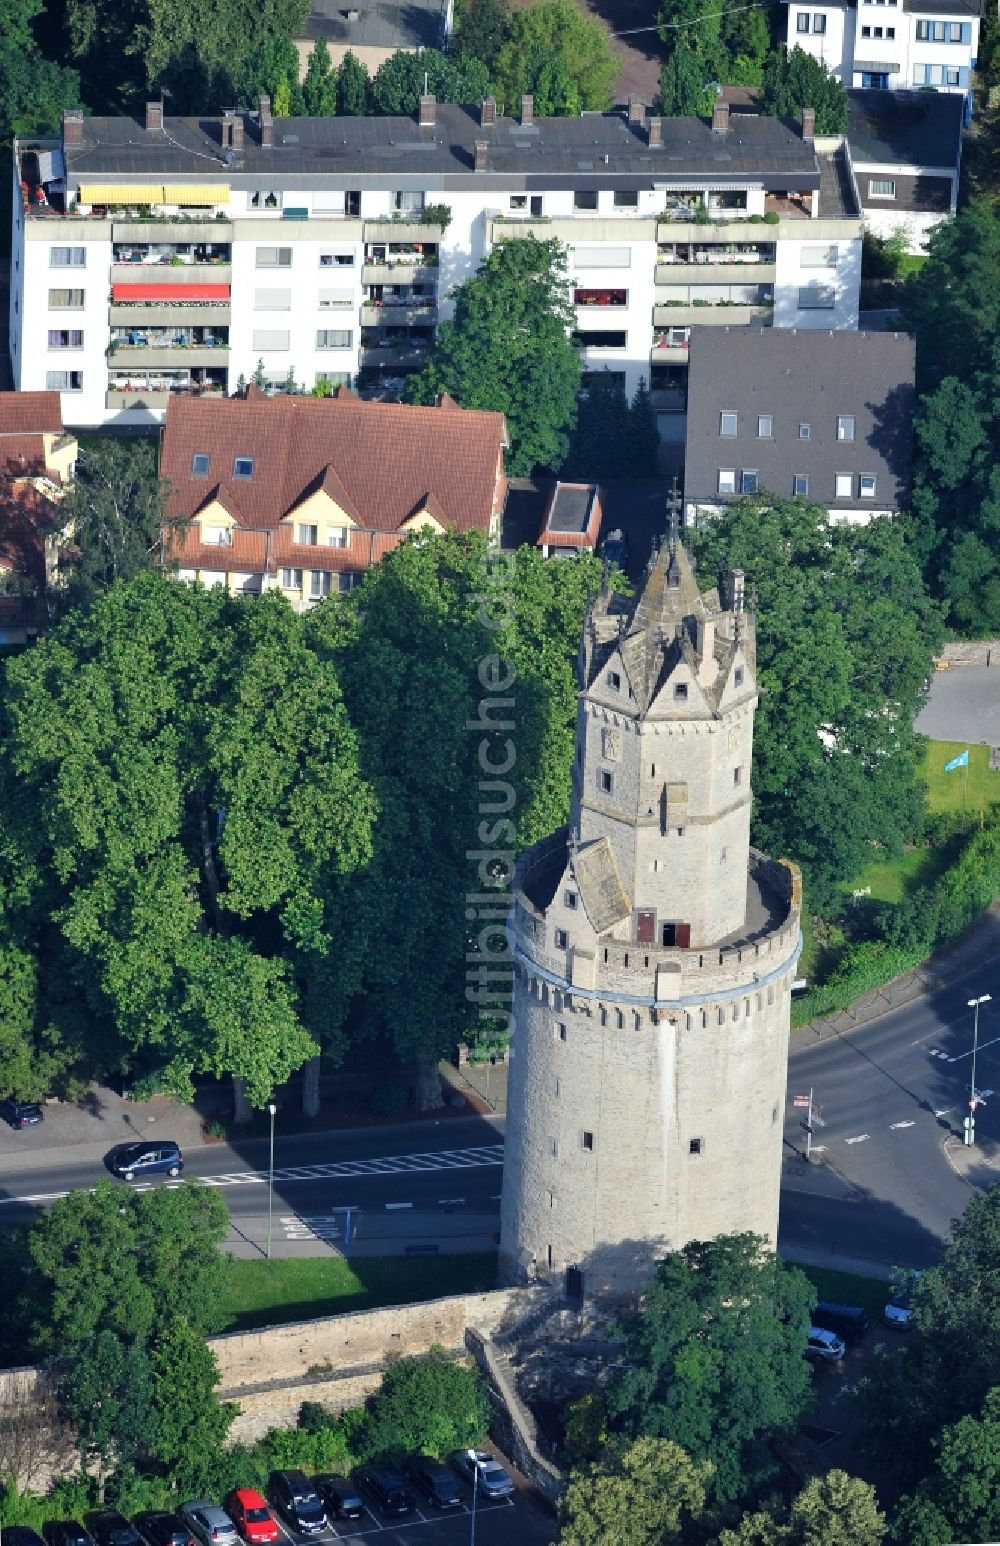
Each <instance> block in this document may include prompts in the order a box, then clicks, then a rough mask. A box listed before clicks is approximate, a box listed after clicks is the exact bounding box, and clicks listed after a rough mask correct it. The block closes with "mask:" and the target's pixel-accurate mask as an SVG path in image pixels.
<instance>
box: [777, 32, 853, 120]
mask: <svg viewBox="0 0 1000 1546" xmlns="http://www.w3.org/2000/svg"><path fill="white" fill-rule="evenodd" d="M758 107H759V110H760V112H762V113H764V114H767V115H770V116H772V117H775V118H797V117H799V115H800V114H801V112H802V109H803V108H804V107H811V108H814V109H815V112H816V133H817V134H844V133H846V130H847V92H846V91H845V90H844V88H843V86H842V85H841V83H840V81H839V80H837V78H836V76H834V75H831V74H830V71H829V70H828V69H827V68H826V66H825V65H824V64H823V63H822V61H821V60H819V59H814V58H813V56H812V54H807V53H806V51H805V49H804V48H799V46H798V44H796V46H795V47H794V48H793V49H791V50H790V51H789V50H788V49H786V48H784V47H783V46H781V45H780V44H779V46H778V47H777V48H775V49H773V50H772V52H771V53H770V54H769V55H768V57H767V60H766V62H765V64H764V79H763V88H762V91H761V94H760V98H759V100H758Z"/></svg>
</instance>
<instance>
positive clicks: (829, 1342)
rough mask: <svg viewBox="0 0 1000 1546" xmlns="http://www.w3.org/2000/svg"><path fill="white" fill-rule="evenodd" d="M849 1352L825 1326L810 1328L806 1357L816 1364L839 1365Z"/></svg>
mask: <svg viewBox="0 0 1000 1546" xmlns="http://www.w3.org/2000/svg"><path fill="white" fill-rule="evenodd" d="M846 1352H847V1349H846V1347H845V1346H844V1344H843V1342H841V1340H840V1338H839V1337H838V1336H837V1335H836V1334H835V1333H834V1332H832V1331H827V1329H826V1327H825V1326H810V1327H809V1340H808V1342H807V1343H806V1345H805V1355H806V1357H807V1358H811V1359H812V1360H813V1362H814V1363H839V1362H840V1360H841V1359H842V1358H843V1356H844V1354H845V1353H846Z"/></svg>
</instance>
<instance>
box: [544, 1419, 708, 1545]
mask: <svg viewBox="0 0 1000 1546" xmlns="http://www.w3.org/2000/svg"><path fill="white" fill-rule="evenodd" d="M711 1477H712V1466H711V1464H710V1463H709V1462H708V1461H702V1462H701V1463H700V1464H696V1463H695V1462H694V1461H693V1460H692V1459H691V1457H690V1455H687V1454H685V1452H684V1450H683V1449H681V1447H680V1445H679V1444H674V1443H673V1442H672V1441H671V1440H670V1439H655V1438H649V1439H647V1438H642V1439H635V1440H634V1441H633V1442H632V1443H631V1444H629V1443H625V1442H624V1441H622V1440H617V1441H615V1442H614V1443H612V1444H609V1445H608V1447H607V1449H606V1450H605V1452H604V1454H603V1455H602V1456H601V1458H600V1460H598V1461H596V1462H595V1463H594V1464H592V1465H587V1466H582V1467H581V1468H580V1469H579V1470H577V1471H574V1472H573V1473H572V1474H571V1476H570V1478H569V1481H568V1483H567V1486H566V1491H565V1493H564V1494H563V1498H562V1502H561V1504H560V1508H559V1518H560V1522H561V1525H562V1528H561V1530H560V1534H559V1543H560V1546H670V1543H671V1542H673V1541H681V1540H683V1539H684V1538H685V1535H684V1531H685V1527H686V1526H687V1525H688V1524H690V1523H691V1522H692V1521H697V1520H698V1518H699V1516H700V1515H701V1513H702V1511H703V1509H704V1506H705V1497H706V1493H707V1490H708V1486H709V1483H710V1481H711Z"/></svg>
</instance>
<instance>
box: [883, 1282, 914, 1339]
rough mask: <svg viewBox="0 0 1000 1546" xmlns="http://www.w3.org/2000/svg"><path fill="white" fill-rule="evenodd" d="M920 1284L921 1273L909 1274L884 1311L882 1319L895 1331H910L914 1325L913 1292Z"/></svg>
mask: <svg viewBox="0 0 1000 1546" xmlns="http://www.w3.org/2000/svg"><path fill="white" fill-rule="evenodd" d="M919 1282H920V1273H919V1272H911V1273H909V1274H908V1275H907V1277H906V1279H905V1280H904V1281H903V1282H902V1283H901V1284H900V1286H899V1288H897V1290H896V1292H895V1293H894V1294H893V1296H892V1298H891V1299H890V1300H889V1303H888V1304H887V1305H886V1307H885V1309H884V1310H883V1311H882V1319H883V1320H884V1321H885V1324H886V1325H887V1326H891V1327H892V1329H893V1330H894V1331H909V1329H910V1327H911V1326H912V1325H913V1292H914V1289H915V1288H916V1286H917V1284H918V1283H919Z"/></svg>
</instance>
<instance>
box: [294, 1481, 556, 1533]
mask: <svg viewBox="0 0 1000 1546" xmlns="http://www.w3.org/2000/svg"><path fill="white" fill-rule="evenodd" d="M275 1517H276V1518H277V1519H278V1524H279V1526H280V1528H281V1531H282V1534H283V1535H284V1536H285V1538H286V1540H287V1542H288V1546H304V1540H305V1538H304V1537H300V1536H298V1535H296V1534H294V1532H293V1531H291V1530H290V1529H289V1528H288V1526H287V1524H286V1523H285V1521H284V1520H283V1519H282V1518H281V1517H280V1516H279V1515H276V1516H275ZM472 1524H473V1521H472V1494H471V1491H469V1492H468V1495H467V1497H466V1498H465V1500H464V1501H463V1504H462V1507H461V1508H460V1509H458V1508H456V1509H449V1510H448V1511H447V1512H446V1513H443V1514H442V1513H439V1512H438V1511H437V1510H436V1509H431V1508H428V1507H427V1506H426V1504H423V1503H420V1504H418V1505H417V1507H416V1509H415V1510H414V1511H413V1513H412V1514H407V1515H406V1516H405V1518H403V1519H396V1520H393V1519H383V1518H381V1517H380V1516H379V1514H378V1511H377V1510H376V1509H375V1508H374V1506H372V1505H368V1506H367V1507H366V1508H365V1512H364V1515H363V1517H362V1518H361V1519H357V1520H351V1519H338V1520H335V1521H333V1522H332V1523H331V1525H330V1528H329V1529H328V1530H324V1531H323V1533H322V1535H313V1536H310V1537H309V1538H308V1539H309V1540H310V1541H311V1542H323V1543H324V1546H333V1542H334V1541H353V1540H369V1541H377V1542H378V1546H394V1543H398V1546H404V1543H406V1546H464V1543H465V1542H466V1541H469V1540H471V1539H472ZM557 1534H558V1529H557V1526H556V1522H555V1520H554V1519H553V1518H552V1517H551V1515H549V1514H548V1513H546V1512H545V1511H544V1510H543V1509H542V1508H541V1507H540V1506H539V1504H538V1503H536V1501H535V1500H534V1498H531V1497H528V1496H526V1495H525V1493H524V1492H521V1491H519V1492H518V1493H517V1494H515V1496H514V1497H513V1498H502V1499H498V1500H497V1501H496V1502H489V1501H486V1502H484V1501H483V1499H482V1497H480V1498H479V1499H478V1501H477V1504H476V1519H475V1542H476V1546H511V1543H512V1542H515V1541H516V1542H517V1546H543V1543H544V1546H547V1543H549V1542H551V1541H554V1540H555V1539H556V1536H557Z"/></svg>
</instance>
